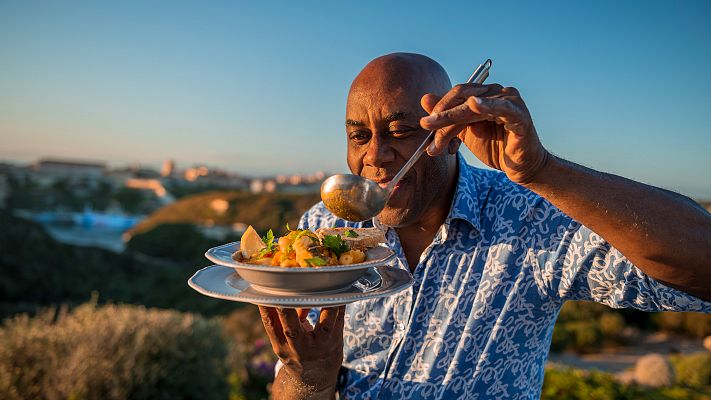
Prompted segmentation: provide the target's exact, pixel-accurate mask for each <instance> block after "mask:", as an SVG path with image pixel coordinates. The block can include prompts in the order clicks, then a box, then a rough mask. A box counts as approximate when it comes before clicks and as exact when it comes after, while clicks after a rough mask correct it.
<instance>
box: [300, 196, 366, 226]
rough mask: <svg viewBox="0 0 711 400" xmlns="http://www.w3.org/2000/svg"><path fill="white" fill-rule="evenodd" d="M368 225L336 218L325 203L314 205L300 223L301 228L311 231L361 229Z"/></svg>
mask: <svg viewBox="0 0 711 400" xmlns="http://www.w3.org/2000/svg"><path fill="white" fill-rule="evenodd" d="M366 225H367V224H364V223H363V222H350V221H346V220H344V219H341V218H338V217H336V216H335V215H333V214H332V213H331V212H330V211H328V209H327V208H326V206H325V205H324V204H323V201H319V202H318V203H316V204H314V205H313V206H312V207H311V208H310V209H309V210H308V211H306V212H305V213H304V214H303V215H302V216H301V220H300V221H299V228H301V229H311V230H312V231H313V230H316V229H318V228H344V227H353V228H360V227H364V226H366ZM368 226H369V225H368Z"/></svg>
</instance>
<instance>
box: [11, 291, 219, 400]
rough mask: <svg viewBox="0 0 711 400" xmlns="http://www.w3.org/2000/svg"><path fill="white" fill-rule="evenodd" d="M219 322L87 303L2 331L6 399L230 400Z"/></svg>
mask: <svg viewBox="0 0 711 400" xmlns="http://www.w3.org/2000/svg"><path fill="white" fill-rule="evenodd" d="M226 354H227V348H226V345H225V342H224V340H223V338H222V330H221V328H220V326H219V324H218V323H216V322H213V321H209V320H206V319H203V318H201V317H198V316H195V315H193V314H181V313H178V312H175V311H159V310H154V309H145V308H143V307H137V306H116V305H107V306H103V307H97V306H96V305H94V304H85V305H82V306H80V307H78V308H76V309H75V310H74V311H72V312H67V311H66V310H63V311H60V312H59V313H56V312H55V311H53V310H49V311H45V312H42V313H40V314H39V315H38V316H36V317H35V318H29V317H28V316H26V315H20V316H17V317H14V318H12V319H8V320H6V321H5V323H4V325H3V327H2V328H0V398H3V399H8V400H12V399H30V398H31V399H69V398H73V399H128V398H131V399H175V398H181V399H212V398H214V399H225V398H226V397H227V394H228V387H227V369H226V365H225V357H226Z"/></svg>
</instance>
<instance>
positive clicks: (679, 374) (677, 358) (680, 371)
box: [669, 352, 711, 390]
mask: <svg viewBox="0 0 711 400" xmlns="http://www.w3.org/2000/svg"><path fill="white" fill-rule="evenodd" d="M669 361H671V363H672V365H673V366H674V369H675V371H676V381H677V382H678V383H679V384H681V385H687V386H691V387H697V388H703V387H707V388H709V389H710V390H711V353H708V352H700V353H696V354H689V355H680V354H677V355H672V356H670V357H669Z"/></svg>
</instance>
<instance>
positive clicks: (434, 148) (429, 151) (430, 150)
mask: <svg viewBox="0 0 711 400" xmlns="http://www.w3.org/2000/svg"><path fill="white" fill-rule="evenodd" d="M435 150H437V146H435V143H434V142H432V143H430V145H429V146H427V152H428V153H429V154H432V153H434V152H435Z"/></svg>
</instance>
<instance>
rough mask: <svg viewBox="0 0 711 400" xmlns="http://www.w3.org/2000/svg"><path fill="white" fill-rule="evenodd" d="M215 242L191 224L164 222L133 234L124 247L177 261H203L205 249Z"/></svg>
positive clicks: (214, 244)
mask: <svg viewBox="0 0 711 400" xmlns="http://www.w3.org/2000/svg"><path fill="white" fill-rule="evenodd" d="M217 244H218V243H217V242H215V241H212V240H209V239H207V238H205V236H203V235H202V233H200V232H199V231H198V230H197V228H195V226H193V225H191V224H165V225H158V226H156V227H155V228H153V229H151V230H149V231H147V232H144V233H140V234H137V235H135V236H133V237H132V238H131V240H130V241H129V242H128V243H127V245H126V249H127V250H132V251H137V252H139V253H142V254H146V255H149V256H153V257H159V258H163V259H168V260H176V261H178V262H180V261H186V260H194V261H196V262H198V261H200V262H204V258H203V254H204V253H205V250H207V249H208V248H210V247H212V246H216V245H217Z"/></svg>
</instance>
